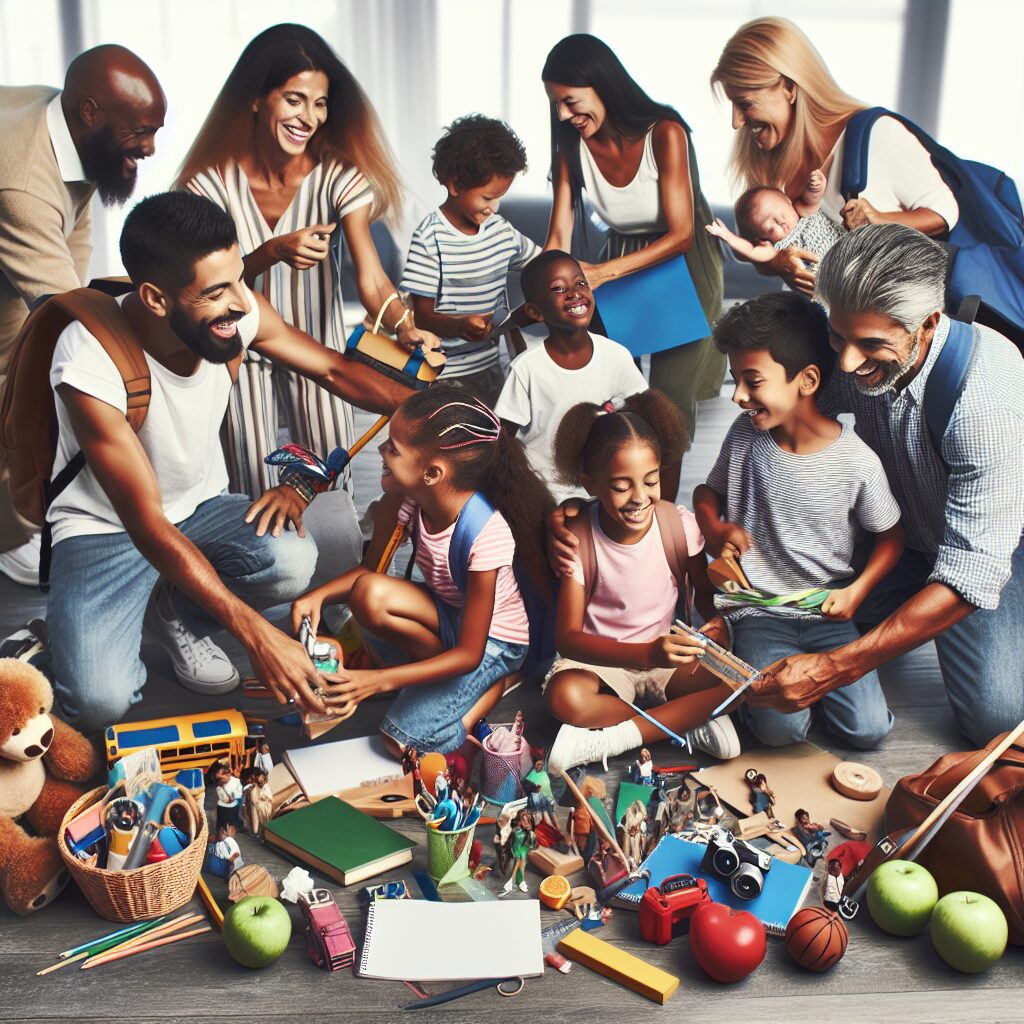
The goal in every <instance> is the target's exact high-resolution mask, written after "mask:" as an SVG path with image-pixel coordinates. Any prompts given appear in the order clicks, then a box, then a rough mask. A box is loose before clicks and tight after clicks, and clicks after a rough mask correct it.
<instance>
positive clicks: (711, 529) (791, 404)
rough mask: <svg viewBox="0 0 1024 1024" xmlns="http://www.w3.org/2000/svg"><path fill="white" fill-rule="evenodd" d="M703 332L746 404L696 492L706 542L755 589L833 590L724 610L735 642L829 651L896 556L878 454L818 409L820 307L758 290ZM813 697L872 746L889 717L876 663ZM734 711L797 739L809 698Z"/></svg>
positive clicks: (770, 657)
mask: <svg viewBox="0 0 1024 1024" xmlns="http://www.w3.org/2000/svg"><path fill="white" fill-rule="evenodd" d="M714 337H715V342H716V344H717V345H718V348H719V349H720V350H721V351H722V352H724V353H725V354H726V355H727V356H728V357H729V365H730V367H731V369H732V375H733V377H734V379H735V381H736V390H735V392H734V393H733V401H734V402H735V403H736V404H737V405H739V406H740V408H741V409H743V410H744V413H743V415H742V416H740V417H738V418H737V420H736V422H735V423H733V425H732V426H731V427H730V428H729V433H728V434H727V435H726V438H725V441H724V443H723V445H722V450H721V452H720V453H719V456H718V461H717V462H716V463H715V465H714V468H713V469H712V470H711V473H710V474H709V476H708V481H707V483H706V484H702V485H701V486H699V487H698V488H697V490H696V491H695V493H694V511H695V513H696V515H697V521H698V523H699V524H700V527H701V530H702V531H703V533H704V537H705V540H706V543H707V548H708V550H709V551H710V552H711V553H712V554H714V555H716V556H717V555H722V554H731V555H733V556H734V557H740V556H742V559H743V570H744V572H745V574H746V576H747V578H748V579H749V580H750V583H751V586H753V587H754V588H755V589H757V590H763V591H769V592H772V593H776V594H788V593H793V592H796V591H800V590H807V589H810V588H813V587H821V588H825V589H828V590H830V591H831V593H830V594H829V596H828V597H827V598H826V599H825V601H824V603H823V604H822V606H821V614H818V613H815V612H808V613H806V614H805V615H803V616H800V615H793V614H792V612H791V609H787V612H789V614H786V615H781V614H778V613H773V612H772V610H771V609H770V608H742V609H737V610H736V611H734V612H730V613H729V620H730V624H731V625H732V627H733V641H734V643H733V647H734V650H735V652H736V654H738V655H739V656H740V657H741V658H743V659H744V660H745V661H749V662H750V663H751V664H753V665H754V666H755V667H756V668H765V667H767V666H768V665H770V664H772V663H773V662H776V661H778V660H779V659H780V658H784V657H786V656H787V655H794V654H807V653H825V652H828V651H831V650H833V649H835V648H836V647H840V646H842V645H843V644H846V643H849V642H851V641H852V640H855V639H856V638H857V635H858V634H857V631H856V629H855V627H854V625H853V622H852V619H853V614H854V612H855V611H856V610H857V608H858V607H859V606H860V604H861V603H862V602H863V601H864V599H865V598H866V597H867V596H868V594H869V593H870V592H871V590H872V589H873V588H874V587H875V586H876V585H877V584H878V583H879V582H880V581H881V580H882V578H883V577H884V576H885V575H886V574H887V573H888V572H889V571H890V570H891V569H892V568H893V566H895V564H896V562H897V561H898V560H899V557H900V554H901V553H902V551H903V530H902V528H901V527H900V525H899V520H900V510H899V506H898V505H897V504H896V499H895V498H893V496H892V492H891V491H890V490H889V485H888V483H887V482H886V478H885V472H884V470H883V469H882V464H881V462H880V461H879V459H878V456H877V455H876V454H875V453H874V452H873V451H872V450H871V449H870V448H869V447H868V446H867V445H866V444H865V443H864V442H863V441H862V440H861V439H860V438H859V437H858V436H857V435H856V434H855V433H854V431H853V429H852V428H851V427H850V426H848V425H846V424H840V423H839V422H837V421H836V420H834V419H831V418H830V417H828V416H826V415H825V414H824V413H823V412H821V410H820V409H819V408H818V404H817V395H818V393H819V391H820V389H821V387H822V386H823V384H824V383H825V381H826V380H827V379H828V376H829V373H830V372H831V370H832V367H833V365H834V363H835V354H834V353H833V352H832V350H831V349H830V347H829V343H828V332H827V321H826V318H825V314H824V311H823V310H822V309H821V307H820V306H816V305H815V304H814V303H812V302H810V301H809V300H808V299H805V298H804V297H803V296H801V295H799V294H797V293H795V292H775V293H772V294H770V295H762V296H760V297H759V298H756V299H753V300H751V301H750V302H746V303H743V304H742V305H739V306H735V307H733V309H731V310H729V312H728V313H727V314H726V315H725V316H724V317H723V318H722V319H721V320H720V321H719V322H718V324H717V325H716V326H715V329H714ZM872 535H873V547H872V548H871V550H870V552H867V551H866V550H865V549H866V544H865V543H864V542H865V541H870V540H871V539H872ZM865 554H866V560H865ZM819 703H820V706H821V710H822V712H823V713H824V717H825V720H826V723H827V724H828V726H829V728H830V729H831V730H832V731H833V732H835V733H837V734H838V735H840V736H841V737H842V738H843V739H844V740H845V741H846V742H847V743H849V744H851V745H853V746H856V747H861V748H864V749H868V748H871V747H874V746H876V745H877V744H878V743H879V742H880V741H881V740H882V738H883V737H884V736H885V735H886V734H887V733H888V732H889V730H890V729H891V728H892V715H891V714H890V713H889V710H888V707H887V706H886V703H885V697H884V696H883V694H882V689H881V686H880V685H879V681H878V675H877V673H875V672H873V671H872V672H869V673H868V674H867V675H865V676H862V677H861V678H860V679H859V680H857V681H856V682H855V683H851V684H850V685H849V686H846V687H842V688H840V689H837V690H834V691H832V692H831V693H828V694H826V695H825V696H824V697H823V698H822V699H821V701H820V702H819ZM741 714H742V715H743V717H744V719H745V720H746V721H747V723H748V724H749V725H750V727H751V728H752V729H753V731H754V732H755V733H756V734H757V736H758V737H759V739H760V740H761V741H762V742H764V743H767V744H769V745H770V746H782V745H785V744H787V743H795V742H799V741H800V740H802V739H804V737H805V736H806V734H807V730H808V728H809V726H810V722H811V712H810V709H805V710H802V711H797V712H794V713H792V714H785V713H783V712H780V711H775V710H773V709H770V708H754V707H744V708H743V709H742V711H741Z"/></svg>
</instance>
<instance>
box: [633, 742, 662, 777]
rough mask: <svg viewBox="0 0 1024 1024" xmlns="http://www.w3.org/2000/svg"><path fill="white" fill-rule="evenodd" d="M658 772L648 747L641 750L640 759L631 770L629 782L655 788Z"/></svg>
mask: <svg viewBox="0 0 1024 1024" xmlns="http://www.w3.org/2000/svg"><path fill="white" fill-rule="evenodd" d="M655 775H656V772H655V770H654V758H652V757H651V752H650V751H649V750H648V749H647V748H646V747H641V748H640V757H639V758H637V760H635V761H634V762H633V763H632V764H631V765H630V768H629V781H630V782H633V783H635V784H636V785H638V786H653V785H654V780H655Z"/></svg>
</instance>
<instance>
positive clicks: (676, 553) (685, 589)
mask: <svg viewBox="0 0 1024 1024" xmlns="http://www.w3.org/2000/svg"><path fill="white" fill-rule="evenodd" d="M654 518H655V519H656V520H657V522H658V530H659V532H660V533H661V543H662V546H663V547H664V549H665V561H666V562H668V567H669V569H671V570H672V575H673V576H674V577H675V580H676V586H677V587H678V588H679V598H680V600H681V601H683V602H685V608H686V613H685V617H686V621H687V622H689V621H690V588H689V585H688V583H687V576H686V560H687V559H688V558H689V557H690V548H689V545H688V544H687V543H686V531H685V530H684V529H683V521H682V519H680V517H679V509H678V508H676V506H675V504H674V503H673V502H671V501H665V500H664V499H662V500H661V501H659V502H658V503H657V505H655V506H654Z"/></svg>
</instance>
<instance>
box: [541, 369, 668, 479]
mask: <svg viewBox="0 0 1024 1024" xmlns="http://www.w3.org/2000/svg"><path fill="white" fill-rule="evenodd" d="M685 439H686V424H685V422H684V420H683V415H682V413H681V412H680V411H679V408H678V406H676V404H675V403H674V402H673V401H672V400H671V399H669V398H668V397H666V395H664V394H663V393H662V392H661V391H658V390H656V389H655V388H649V389H648V390H647V391H641V392H639V393H638V394H635V395H630V396H629V398H627V399H626V400H625V402H624V403H623V405H622V407H621V408H620V409H614V408H612V407H611V403H610V402H605V404H604V405H595V404H594V403H593V402H580V404H579V405H574V406H573V407H572V408H571V409H570V410H569V411H568V412H567V413H566V414H565V416H563V417H562V422H561V423H560V424H559V425H558V431H557V433H556V434H555V444H554V454H555V469H556V471H557V472H558V476H559V479H560V480H561V481H562V482H563V483H565V484H568V485H570V486H573V487H578V486H579V485H580V481H581V478H582V476H583V474H584V473H586V474H587V475H588V476H589V475H591V474H593V473H595V472H596V471H597V469H598V467H600V466H606V465H607V464H608V463H609V462H610V461H611V458H612V456H613V455H614V454H615V453H616V452H617V451H620V450H621V449H623V448H627V447H630V446H632V445H636V444H648V445H650V447H651V449H652V450H653V451H654V453H655V455H657V456H658V462H659V464H660V465H662V466H668V465H672V464H673V463H675V462H678V461H679V459H681V458H682V455H683V447H684V444H685Z"/></svg>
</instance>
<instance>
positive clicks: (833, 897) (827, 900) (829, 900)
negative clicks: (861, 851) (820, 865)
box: [821, 857, 846, 913]
mask: <svg viewBox="0 0 1024 1024" xmlns="http://www.w3.org/2000/svg"><path fill="white" fill-rule="evenodd" d="M845 887H846V879H844V878H843V862H842V861H841V860H839V858H838V857H831V858H830V859H829V862H828V874H826V875H825V881H824V883H823V884H822V887H821V902H822V903H824V904H825V906H826V907H827V908H828V909H829V910H831V911H832V912H833V913H836V912H838V910H839V903H840V901H841V900H842V898H843V889H844V888H845Z"/></svg>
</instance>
